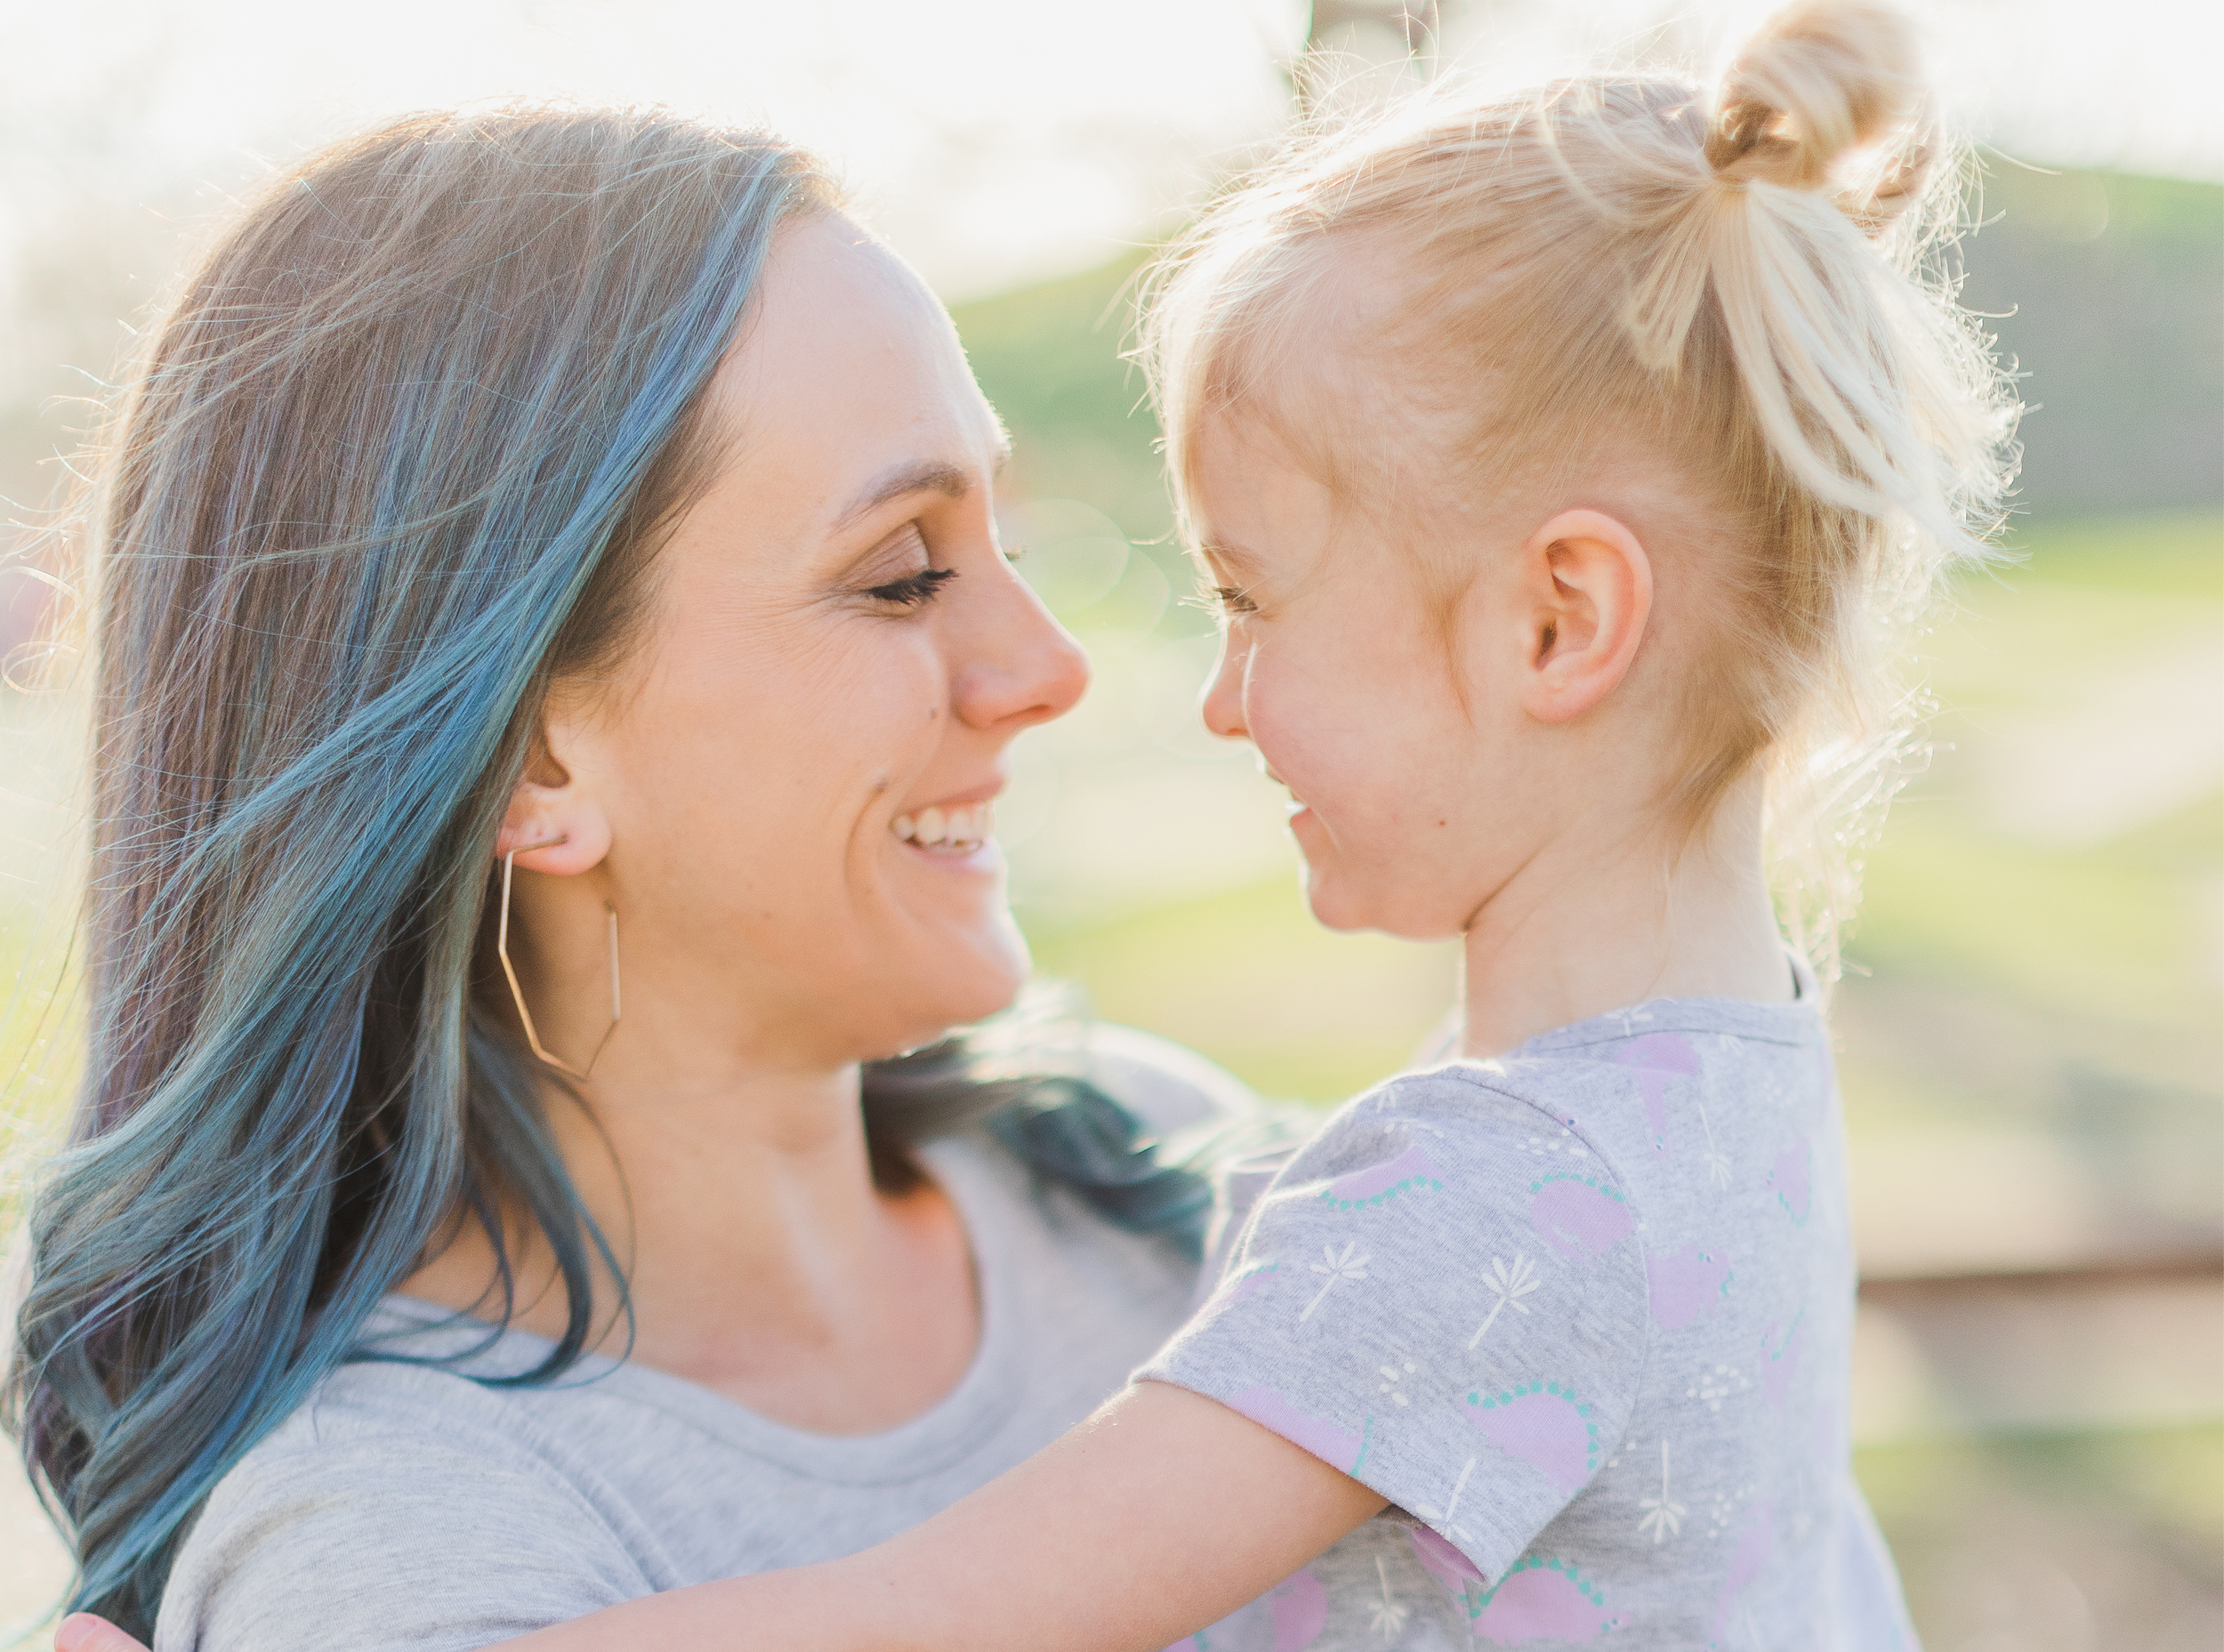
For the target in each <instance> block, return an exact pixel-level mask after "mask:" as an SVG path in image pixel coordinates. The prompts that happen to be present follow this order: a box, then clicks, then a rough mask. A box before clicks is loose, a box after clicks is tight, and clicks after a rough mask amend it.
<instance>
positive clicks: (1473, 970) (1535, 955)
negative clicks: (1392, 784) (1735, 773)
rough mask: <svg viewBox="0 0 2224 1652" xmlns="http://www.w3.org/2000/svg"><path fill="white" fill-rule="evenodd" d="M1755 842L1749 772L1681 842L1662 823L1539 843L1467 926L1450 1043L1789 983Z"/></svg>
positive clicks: (1469, 1048) (1508, 1036)
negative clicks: (1458, 1023) (1456, 1029)
mask: <svg viewBox="0 0 2224 1652" xmlns="http://www.w3.org/2000/svg"><path fill="white" fill-rule="evenodd" d="M1760 843H1761V795H1760V788H1759V786H1758V784H1757V782H1748V783H1744V784H1741V785H1740V786H1738V787H1737V788H1736V789H1735V790H1734V791H1733V792H1732V794H1731V795H1730V796H1729V797H1728V798H1727V799H1726V800H1725V801H1724V802H1723V803H1722V804H1721V806H1720V808H1719V809H1718V810H1716V811H1715V814H1714V816H1713V818H1712V819H1711V820H1710V822H1709V823H1708V825H1707V826H1706V828H1705V829H1704V832H1703V833H1702V834H1696V835H1695V836H1693V837H1692V838H1691V839H1690V840H1689V841H1688V842H1685V841H1684V840H1683V839H1682V838H1681V836H1680V834H1675V833H1673V832H1672V831H1670V830H1665V829H1663V830H1654V831H1648V832H1645V833H1642V834H1634V835H1628V834H1625V835H1623V836H1620V837H1613V836H1609V835H1608V834H1592V835H1591V836H1588V837H1584V838H1580V839H1578V838H1573V837H1571V838H1566V839H1563V840H1561V841H1559V842H1555V843H1553V844H1552V845H1551V846H1549V847H1548V848H1547V850H1545V851H1544V852H1543V853H1542V854H1539V855H1538V856H1536V857H1535V858H1534V859H1532V860H1531V861H1530V862H1529V863H1528V864H1527V866H1524V867H1523V869H1522V871H1521V873H1520V874H1519V875H1517V876H1516V877H1515V878H1514V879H1513V880H1511V882H1508V884H1507V885H1506V886H1505V887H1504V888H1503V889H1502V890H1499V891H1498V892H1497V893H1496V894H1495V895H1494V896H1493V897H1492V899H1490V901H1489V902H1488V903H1487V905H1486V906H1485V907H1483V908H1482V910H1481V911H1480V912H1479V913H1478V914H1477V915H1476V918H1475V921H1474V922H1473V923H1472V924H1471V925H1470V927H1469V929H1468V931H1467V934H1466V936H1465V938H1464V939H1465V945H1464V953H1463V969H1462V997H1463V1018H1464V1019H1463V1027H1462V1032H1461V1038H1460V1053H1461V1054H1463V1055H1464V1056H1469V1057H1474V1058H1487V1057H1491V1056H1496V1055H1503V1054H1504V1053H1505V1052H1508V1051H1510V1050H1511V1049H1514V1048H1515V1047H1516V1046H1518V1045H1519V1044H1522V1043H1524V1042H1525V1041H1527V1040H1528V1039H1530V1038H1534V1037H1535V1036H1537V1035H1538V1034H1540V1033H1546V1032H1550V1031H1551V1030H1552V1029H1553V1028H1554V1027H1566V1026H1567V1025H1569V1024H1570V1023H1572V1022H1575V1021H1580V1020H1583V1019H1587V1018H1589V1017H1591V1016H1594V1015H1603V1014H1605V1013H1606V1012H1607V1011H1610V1010H1618V1009H1621V1008H1623V1007H1624V1006H1625V1005H1629V1004H1632V1003H1641V1002H1643V1001H1644V1000H1646V999H1648V998H1744V999H1751V1000H1755V1001H1758V1002H1761V1003H1776V1002H1782V1001H1784V1000H1785V999H1788V998H1790V997H1791V996H1793V979H1792V973H1791V971H1790V969H1789V968H1788V967H1787V966H1786V963H1785V955H1784V942H1783V939H1782V938H1781V936H1780V934H1779V932H1778V931H1777V922H1776V913H1775V909H1774V907H1773V905H1772V904H1771V902H1770V900H1769V888H1768V880H1767V877H1766V875H1765V874H1764V873H1763V871H1762V867H1761V849H1760Z"/></svg>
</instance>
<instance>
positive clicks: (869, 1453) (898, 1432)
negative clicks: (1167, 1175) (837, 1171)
mask: <svg viewBox="0 0 2224 1652" xmlns="http://www.w3.org/2000/svg"><path fill="white" fill-rule="evenodd" d="M919 1151H920V1155H921V1157H922V1158H923V1159H924V1160H925V1161H926V1162H927V1165H928V1168H929V1170H930V1171H931V1173H932V1174H933V1176H934V1179H935V1181H937V1182H938V1183H939V1185H940V1186H941V1188H942V1189H943V1191H944V1192H946V1193H947V1194H948V1195H949V1197H950V1202H951V1204H952V1205H954V1206H955V1209H956V1211H957V1214H958V1220H959V1221H960V1222H961V1224H962V1225H963V1229H964V1231H965V1237H966V1243H967V1245H968V1246H969V1248H970V1249H971V1252H972V1257H973V1277H974V1279H975V1282H976V1287H977V1289H978V1290H979V1298H980V1321H981V1323H980V1340H979V1346H977V1347H976V1348H975V1349H974V1350H973V1358H972V1359H971V1362H970V1363H969V1364H968V1365H967V1366H966V1369H965V1373H964V1374H963V1376H961V1377H960V1378H959V1379H958V1381H957V1382H956V1384H955V1386H954V1387H953V1388H952V1389H951V1390H949V1392H947V1394H945V1395H943V1396H942V1398H939V1399H938V1400H936V1401H935V1402H934V1403H933V1404H932V1405H931V1406H928V1407H927V1408H926V1409H925V1410H924V1411H923V1412H921V1413H919V1414H917V1415H916V1416H914V1417H912V1418H909V1419H908V1420H907V1421H905V1422H898V1424H896V1425H895V1426H894V1427H893V1428H890V1429H883V1430H880V1431H878V1432H876V1433H871V1434H818V1433H813V1432H811V1431H810V1430H807V1429H800V1428H796V1427H794V1426H792V1425H790V1424H788V1423H785V1422H777V1421H775V1420H774V1419H772V1418H770V1417H768V1416H765V1415H763V1414H761V1413H759V1412H755V1411H752V1410H751V1409H750V1408H749V1407H748V1406H745V1405H743V1404H742V1403H741V1402H740V1401H738V1400H736V1399H731V1398H728V1397H727V1396H725V1395H723V1394H721V1393H718V1392H716V1391H714V1390H711V1389H707V1388H705V1387H704V1386H703V1385H702V1384H701V1383H699V1382H691V1381H689V1379H688V1378H686V1377H682V1376H678V1375H675V1374H673V1373H671V1372H668V1371H662V1370H658V1369H657V1368H656V1367H654V1366H644V1365H641V1364H639V1363H637V1362H634V1361H632V1360H624V1361H621V1360H618V1359H616V1358H611V1357H610V1356H608V1355H604V1354H586V1355H583V1356H582V1357H581V1358H580V1359H579V1361H578V1363H577V1364H576V1366H573V1367H572V1368H571V1369H570V1370H569V1371H567V1372H566V1373H565V1374H563V1375H562V1376H560V1377H559V1378H557V1379H556V1381H555V1382H554V1383H552V1384H551V1385H550V1387H551V1389H556V1390H565V1389H573V1390H576V1389H579V1388H586V1389H588V1390H590V1391H591V1392H592V1393H594V1394H597V1395H600V1396H607V1397H608V1398H611V1399H615V1400H619V1401H622V1402H624V1403H629V1404H634V1405H641V1406H649V1407H652V1408H653V1409H655V1410H657V1411H661V1412H663V1413H665V1414H666V1415H668V1416H672V1417H673V1418H676V1419H677V1420H679V1421H681V1422H685V1423H687V1424H689V1425H690V1426H692V1427H694V1428H697V1429H699V1430H702V1431H703V1432H705V1433H706V1434H709V1435H712V1436H713V1437H714V1438H718V1439H719V1440H721V1441H722V1442H724V1443H725V1444H727V1445H729V1446H731V1447H734V1448H735V1449H737V1450H739V1451H742V1452H745V1453H747V1454H748V1455H751V1456H753V1457H756V1458H758V1459H760V1460H761V1461H764V1462H767V1463H773V1464H776V1465H778V1467H780V1468H783V1469H786V1470H787V1471H789V1472H791V1473H794V1474H796V1475H799V1476H802V1477H803V1478H805V1479H814V1480H820V1481H825V1482H827V1483H829V1484H834V1485H842V1486H874V1485H889V1484H894V1483H898V1482H901V1481H906V1480H911V1479H920V1478H922V1477H923V1476H925V1475H929V1474H933V1473H937V1472H939V1471H941V1470H944V1469H947V1468H949V1467H950V1466H952V1465H953V1464H955V1463H959V1462H961V1461H963V1459H964V1458H965V1457H967V1456H968V1455H971V1453H972V1452H973V1451H974V1450H975V1449H976V1448H977V1447H979V1445H980V1444H981V1443H982V1442H983V1441H984V1440H986V1439H987V1438H988V1437H989V1436H990V1435H991V1434H993V1433H994V1432H995V1430H996V1429H997V1427H998V1426H999V1425H1000V1424H1001V1423H1002V1422H1003V1420H1004V1419H1005V1418H1006V1417H1008V1416H1010V1415H1011V1414H1012V1412H1013V1411H1014V1410H1015V1409H1016V1406H1017V1401H1018V1398H1019V1389H1020V1386H1021V1383H1022V1382H1023V1372H1022V1370H1021V1362H1020V1360H1019V1350H1018V1348H1017V1347H1016V1346H1015V1344H1014V1342H1013V1339H1014V1337H1015V1336H1016V1335H1017V1334H1018V1326H1017V1323H1016V1318H1017V1315H1016V1304H1015V1302H1014V1301H1013V1300H1012V1299H1013V1293H1014V1284H1013V1281H1012V1279H1011V1265H1010V1264H1011V1260H1012V1259H1011V1253H1010V1249H1009V1244H1008V1235H1009V1233H1010V1230H1011V1217H1010V1214H1009V1213H1005V1212H1003V1211H1001V1210H999V1209H997V1208H996V1206H997V1205H999V1204H1003V1203H1008V1202H1009V1201H1010V1199H1011V1193H1010V1192H1009V1191H1008V1190H1007V1189H1003V1188H1001V1187H999V1186H998V1185H997V1182H996V1178H995V1173H994V1169H993V1167H992V1166H991V1165H989V1164H987V1163H986V1162H985V1160H986V1156H987V1154H988V1153H990V1152H993V1151H995V1149H994V1148H990V1147H987V1145H986V1144H983V1143H978V1142H973V1141H969V1140H964V1139H963V1138H950V1139H947V1140H940V1141H934V1142H929V1143H927V1144H926V1145H925V1146H924V1147H923V1148H921V1149H920V1150H919ZM398 1319H399V1320H406V1321H409V1322H413V1323H414V1325H415V1326H419V1327H422V1329H423V1331H425V1332H452V1333H453V1334H455V1336H456V1337H457V1338H458V1339H459V1340H463V1341H465V1345H468V1340H469V1339H478V1338H481V1337H483V1336H484V1335H485V1330H486V1327H485V1326H484V1323H483V1322H480V1321H473V1320H469V1319H463V1320H460V1321H459V1320H458V1318H457V1317H456V1316H455V1315H454V1314H453V1313H451V1312H450V1310H447V1309H445V1308H442V1307H440V1306H439V1305H438V1304H437V1303H432V1302H427V1301H423V1300H422V1299H420V1298H415V1297H411V1296H406V1295H403V1294H401V1293H391V1294H389V1295H388V1296H386V1297H385V1298H384V1299H383V1301H381V1303H380V1307H379V1310H378V1311H377V1313H376V1315H375V1318H374V1321H373V1326H372V1328H373V1329H374V1330H377V1329H386V1330H389V1331H400V1330H402V1329H403V1328H404V1327H403V1326H399V1325H396V1324H394V1323H393V1322H394V1321H395V1320H398ZM382 1321H383V1322H384V1323H383V1325H382V1324H381V1323H380V1322H382ZM553 1346H554V1344H553V1343H552V1342H551V1341H550V1340H549V1339H548V1338H546V1337H544V1336H541V1335H539V1334H536V1333H534V1332H530V1331H520V1330H514V1329H513V1330H506V1331H503V1332H501V1333H500V1334H497V1335H496V1336H495V1337H494V1338H493V1339H492V1340H491V1341H490V1342H488V1343H487V1345H486V1347H485V1348H484V1349H483V1350H480V1351H479V1352H478V1353H476V1354H474V1355H472V1356H471V1358H467V1359H465V1360H463V1361H462V1362H460V1363H459V1365H458V1366H454V1367H449V1368H450V1369H454V1370H455V1371H456V1372H457V1374H459V1375H466V1376H469V1375H492V1374H506V1373H512V1372H518V1371H526V1370H530V1369H531V1368H532V1367H533V1366H536V1365H537V1364H539V1363H540V1361H541V1360H542V1359H544V1358H546V1357H547V1354H548V1352H549V1350H551V1349H552V1347H553ZM548 1391H550V1390H548V1389H536V1388H520V1389H512V1390H508V1392H510V1393H512V1394H515V1395H518V1396H520V1398H523V1397H527V1396H532V1395H536V1394H540V1393H545V1392H548Z"/></svg>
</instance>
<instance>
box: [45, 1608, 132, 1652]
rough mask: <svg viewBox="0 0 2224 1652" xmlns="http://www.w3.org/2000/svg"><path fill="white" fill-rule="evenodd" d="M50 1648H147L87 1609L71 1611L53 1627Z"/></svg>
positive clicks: (127, 1651) (120, 1651) (62, 1651)
mask: <svg viewBox="0 0 2224 1652" xmlns="http://www.w3.org/2000/svg"><path fill="white" fill-rule="evenodd" d="M54 1652H147V1648H145V1647H143V1646H141V1645H140V1644H139V1642H138V1641H136V1640H133V1639H132V1638H131V1637H130V1636H129V1635H127V1634H125V1632H123V1631H122V1630H120V1629H118V1628H117V1626H116V1625H115V1624H111V1623H109V1620H108V1619H107V1618H105V1617H95V1616H93V1614H92V1613H90V1612H72V1613H71V1614H70V1615H69V1616H68V1617H65V1618H63V1619H62V1620H61V1623H60V1624H59V1625H58V1626H57V1627H56V1628H55V1630H54Z"/></svg>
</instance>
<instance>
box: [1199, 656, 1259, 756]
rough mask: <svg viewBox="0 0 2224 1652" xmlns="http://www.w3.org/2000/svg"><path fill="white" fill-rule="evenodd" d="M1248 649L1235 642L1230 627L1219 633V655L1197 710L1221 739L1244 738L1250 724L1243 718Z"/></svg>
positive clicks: (1247, 733) (1247, 735) (1247, 734)
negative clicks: (1202, 700)
mask: <svg viewBox="0 0 2224 1652" xmlns="http://www.w3.org/2000/svg"><path fill="white" fill-rule="evenodd" d="M1249 661H1250V650H1249V649H1246V648H1245V647H1244V646H1243V645H1242V644H1240V643H1238V642H1237V640H1236V633H1235V631H1234V630H1233V629H1232V628H1229V629H1225V630H1223V631H1222V632H1221V654H1220V658H1219V659H1217V660H1215V661H1213V676H1212V680H1211V681H1208V682H1207V683H1206V684H1205V700H1204V703H1203V705H1201V706H1199V708H1198V709H1199V710H1200V711H1202V712H1203V713H1204V714H1205V728H1206V729H1209V730H1211V731H1212V732H1213V733H1214V734H1217V735H1218V736H1220V737H1221V739H1223V740H1247V739H1249V738H1250V737H1251V729H1250V727H1249V726H1248V725H1247V724H1246V723H1245V720H1244V673H1245V667H1246V665H1248V664H1249Z"/></svg>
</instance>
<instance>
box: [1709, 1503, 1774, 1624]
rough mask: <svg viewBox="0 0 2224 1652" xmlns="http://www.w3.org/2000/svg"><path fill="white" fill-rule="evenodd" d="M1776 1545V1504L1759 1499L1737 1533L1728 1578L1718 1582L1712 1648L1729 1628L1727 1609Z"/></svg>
mask: <svg viewBox="0 0 2224 1652" xmlns="http://www.w3.org/2000/svg"><path fill="white" fill-rule="evenodd" d="M1776 1546H1777V1539H1776V1505H1775V1504H1774V1503H1770V1502H1769V1500H1768V1499H1767V1498H1766V1497H1763V1498H1761V1500H1760V1501H1759V1502H1758V1503H1754V1504H1753V1518H1752V1519H1750V1520H1748V1521H1747V1522H1746V1523H1745V1530H1744V1531H1742V1532H1740V1533H1738V1534H1737V1546H1736V1548H1735V1549H1732V1550H1731V1551H1730V1555H1729V1575H1728V1577H1727V1578H1725V1579H1724V1580H1723V1582H1722V1598H1721V1600H1720V1602H1719V1603H1718V1604H1717V1605H1716V1606H1715V1608H1714V1641H1715V1644H1716V1645H1718V1646H1719V1645H1720V1644H1721V1640H1722V1632H1723V1630H1725V1629H1727V1628H1728V1626H1729V1614H1730V1608H1732V1607H1734V1606H1735V1605H1736V1604H1737V1597H1738V1596H1739V1595H1740V1594H1741V1593H1743V1592H1745V1588H1746V1587H1747V1585H1749V1584H1751V1583H1752V1582H1753V1579H1754V1578H1756V1577H1758V1576H1760V1575H1761V1572H1762V1571H1763V1570H1764V1569H1765V1568H1766V1567H1767V1566H1768V1564H1769V1558H1770V1557H1771V1556H1772V1555H1774V1554H1775V1552H1776Z"/></svg>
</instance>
